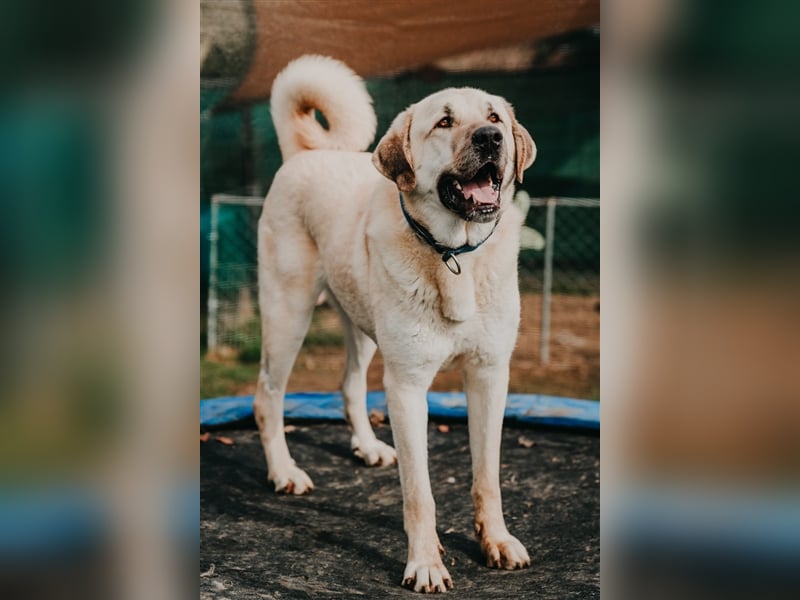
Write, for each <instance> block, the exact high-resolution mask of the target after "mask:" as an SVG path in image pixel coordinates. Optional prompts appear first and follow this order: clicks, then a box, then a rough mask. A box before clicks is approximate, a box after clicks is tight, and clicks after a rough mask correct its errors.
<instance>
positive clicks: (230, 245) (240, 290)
mask: <svg viewBox="0 0 800 600" xmlns="http://www.w3.org/2000/svg"><path fill="white" fill-rule="evenodd" d="M522 194H524V192H523V193H522ZM517 200H518V201H519V196H518V197H517ZM262 203H263V199H262V198H260V197H248V196H231V195H225V194H217V195H214V196H213V199H212V209H211V231H210V236H209V237H210V258H209V268H210V273H209V290H208V321H207V333H208V347H209V350H210V351H213V352H216V353H222V354H225V355H229V356H238V357H239V358H240V359H242V360H246V361H248V360H257V358H258V355H259V352H260V329H261V327H260V322H259V317H258V286H257V282H258V280H257V268H256V244H257V242H256V231H257V222H258V217H259V215H260V213H261V205H262ZM527 203H528V199H527V198H525V199H524V204H527ZM518 204H519V202H518ZM529 206H530V208H529V209H528V215H527V218H526V227H525V228H524V231H523V234H522V248H521V250H520V259H519V263H520V288H521V291H522V300H523V307H522V308H523V315H522V324H521V327H520V337H519V340H518V347H517V352H516V354H515V356H516V357H517V359H518V362H519V363H520V365H521V366H520V369H522V371H521V373H525V372H528V373H532V374H537V377H541V378H550V379H553V378H555V379H559V378H561V379H563V380H564V381H565V382H566V381H571V382H572V383H576V382H583V384H584V387H582V388H581V387H580V386H579V389H583V390H589V391H584V392H583V394H582V395H584V396H586V395H596V394H597V391H596V390H597V388H598V387H599V333H600V332H599V326H600V325H599V293H600V239H599V222H600V210H599V209H600V202H599V200H596V199H580V198H532V199H530V200H529ZM341 341H342V335H341V325H340V324H339V322H338V319H337V318H336V315H335V314H334V312H333V311H332V310H331V309H330V308H328V307H325V306H321V307H320V309H319V310H318V311H317V313H316V314H315V316H314V320H313V322H312V325H311V330H310V331H309V334H308V337H307V340H306V346H307V347H316V348H319V347H321V346H324V347H332V346H340V345H341ZM570 385H571V384H570ZM562 387H563V386H561V385H560V384H559V386H556V389H562ZM576 395H577V394H576Z"/></svg>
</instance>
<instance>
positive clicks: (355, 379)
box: [337, 306, 397, 467]
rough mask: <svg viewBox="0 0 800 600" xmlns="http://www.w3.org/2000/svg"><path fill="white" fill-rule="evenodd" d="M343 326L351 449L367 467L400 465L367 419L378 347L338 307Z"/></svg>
mask: <svg viewBox="0 0 800 600" xmlns="http://www.w3.org/2000/svg"><path fill="white" fill-rule="evenodd" d="M337 308H338V310H339V315H340V316H341V318H342V324H343V325H344V332H345V334H344V338H345V343H346V345H347V361H346V363H345V369H344V378H343V380H342V396H343V397H344V414H345V418H346V419H347V423H348V425H350V429H351V430H352V432H353V436H352V437H351V439H350V447H351V448H352V450H353V453H354V454H355V455H356V456H357V457H359V458H360V459H361V460H363V461H364V462H365V463H366V465H367V466H369V467H373V466H382V465H393V464H395V463H396V462H397V455H396V454H395V451H394V448H392V447H391V446H390V445H388V444H385V443H384V442H382V441H380V440H379V439H378V438H376V437H375V433H374V432H373V431H372V426H371V425H370V422H369V416H368V415H367V368H368V367H369V363H370V361H371V360H372V357H373V356H375V350H376V349H377V346H376V345H375V342H373V341H372V339H370V337H369V336H368V335H367V334H365V333H364V332H363V331H361V330H360V329H358V327H356V326H355V325H354V324H353V323H352V322H351V321H350V319H349V317H348V316H347V315H346V314H345V313H344V311H343V310H342V309H341V308H339V307H338V306H337Z"/></svg>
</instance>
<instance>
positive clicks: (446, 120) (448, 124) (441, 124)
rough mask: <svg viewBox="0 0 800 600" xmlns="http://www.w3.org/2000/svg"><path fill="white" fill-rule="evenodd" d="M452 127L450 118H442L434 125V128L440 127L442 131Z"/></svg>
mask: <svg viewBox="0 0 800 600" xmlns="http://www.w3.org/2000/svg"><path fill="white" fill-rule="evenodd" d="M452 126H453V118H452V117H442V119H441V120H440V121H439V122H438V123H437V124H436V127H440V128H442V129H447V128H448V127H452Z"/></svg>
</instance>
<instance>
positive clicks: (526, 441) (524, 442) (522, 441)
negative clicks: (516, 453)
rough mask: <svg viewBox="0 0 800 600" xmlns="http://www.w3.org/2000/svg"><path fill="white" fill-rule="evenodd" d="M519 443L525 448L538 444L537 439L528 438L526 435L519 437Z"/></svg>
mask: <svg viewBox="0 0 800 600" xmlns="http://www.w3.org/2000/svg"><path fill="white" fill-rule="evenodd" d="M517 443H518V444H519V445H520V446H522V447H523V448H533V447H534V446H535V445H536V442H535V441H533V440H532V439H530V438H526V437H525V436H524V435H521V436H519V437H518V438H517Z"/></svg>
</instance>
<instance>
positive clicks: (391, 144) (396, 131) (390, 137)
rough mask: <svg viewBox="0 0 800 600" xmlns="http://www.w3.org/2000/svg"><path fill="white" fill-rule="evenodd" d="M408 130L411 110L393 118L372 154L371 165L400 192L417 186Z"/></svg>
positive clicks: (409, 128) (408, 190)
mask: <svg viewBox="0 0 800 600" xmlns="http://www.w3.org/2000/svg"><path fill="white" fill-rule="evenodd" d="M410 130H411V110H410V109H409V108H407V109H406V110H404V111H403V112H401V113H400V114H399V115H397V116H396V117H395V119H394V121H392V125H391V126H390V127H389V131H387V132H386V135H384V136H383V138H381V141H380V142H378V145H377V146H376V147H375V151H374V152H373V153H372V164H373V165H375V168H376V169H378V171H380V172H381V174H382V175H383V176H384V177H387V178H389V179H391V180H392V181H394V182H395V183H396V184H397V187H398V188H399V189H400V191H401V192H410V191H411V190H413V189H414V188H415V187H416V186H417V178H416V176H415V175H414V167H413V166H412V164H413V160H412V159H411V139H410V137H409V132H410Z"/></svg>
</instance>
